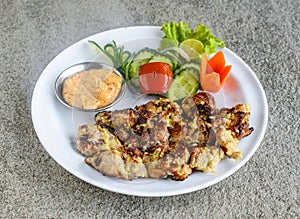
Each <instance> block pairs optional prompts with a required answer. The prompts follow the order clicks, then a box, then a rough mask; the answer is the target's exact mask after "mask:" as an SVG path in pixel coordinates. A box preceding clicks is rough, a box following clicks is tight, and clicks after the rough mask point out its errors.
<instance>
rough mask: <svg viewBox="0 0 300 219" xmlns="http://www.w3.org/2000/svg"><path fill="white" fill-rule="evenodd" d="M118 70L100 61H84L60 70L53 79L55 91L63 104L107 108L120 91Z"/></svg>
mask: <svg viewBox="0 0 300 219" xmlns="http://www.w3.org/2000/svg"><path fill="white" fill-rule="evenodd" d="M125 88H126V83H125V80H124V78H123V76H122V74H121V73H120V72H119V71H118V70H117V69H115V68H113V67H111V66H109V65H107V64H104V63H101V62H84V63H79V64H75V65H73V66H71V67H69V68H67V69H66V70H64V71H63V72H62V73H61V74H60V75H59V76H58V78H57V79H56V81H55V94H56V97H57V98H58V99H59V101H60V102H61V103H63V104H64V105H65V106H67V107H70V108H73V109H78V110H82V111H88V112H96V111H101V110H104V109H108V108H110V107H112V106H113V105H114V104H116V103H117V102H118V101H119V100H120V99H121V98H122V97H123V95H124V91H125Z"/></svg>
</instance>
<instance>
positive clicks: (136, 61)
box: [128, 48, 157, 79]
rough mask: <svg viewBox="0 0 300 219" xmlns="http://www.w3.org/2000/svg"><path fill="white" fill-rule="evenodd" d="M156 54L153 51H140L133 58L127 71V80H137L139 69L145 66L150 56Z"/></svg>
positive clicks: (146, 49) (147, 49)
mask: <svg viewBox="0 0 300 219" xmlns="http://www.w3.org/2000/svg"><path fill="white" fill-rule="evenodd" d="M155 54H157V52H156V51H155V50H154V49H149V48H145V49H142V50H140V51H139V52H138V53H137V54H136V55H135V56H134V58H133V60H132V62H131V63H130V65H129V69H128V79H132V78H137V77H138V76H139V68H140V66H141V65H143V64H146V63H147V62H148V61H149V60H150V59H151V57H152V56H154V55H155Z"/></svg>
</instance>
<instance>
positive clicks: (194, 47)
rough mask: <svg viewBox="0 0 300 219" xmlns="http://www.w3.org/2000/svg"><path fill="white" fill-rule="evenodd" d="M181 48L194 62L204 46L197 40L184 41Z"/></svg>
mask: <svg viewBox="0 0 300 219" xmlns="http://www.w3.org/2000/svg"><path fill="white" fill-rule="evenodd" d="M179 47H180V48H181V49H182V50H183V51H185V52H186V54H187V55H188V56H189V57H190V59H192V60H195V59H198V58H199V56H200V54H201V52H202V51H203V49H204V46H203V44H202V43H201V42H200V41H199V40H195V39H187V40H184V41H183V42H182V43H181V44H180V46H179Z"/></svg>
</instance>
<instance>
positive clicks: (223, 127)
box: [214, 104, 253, 160]
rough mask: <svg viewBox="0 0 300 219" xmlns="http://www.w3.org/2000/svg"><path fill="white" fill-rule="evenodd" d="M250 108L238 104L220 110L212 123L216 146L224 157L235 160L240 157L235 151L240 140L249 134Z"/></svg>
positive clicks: (246, 105)
mask: <svg viewBox="0 0 300 219" xmlns="http://www.w3.org/2000/svg"><path fill="white" fill-rule="evenodd" d="M249 116H250V106H249V105H248V104H238V105H236V106H234V107H232V108H230V109H228V108H222V109H221V110H220V114H219V115H218V116H217V118H216V121H215V123H214V132H215V134H216V144H217V145H220V146H221V148H222V149H223V151H224V152H225V155H226V156H228V157H229V158H234V159H236V160H238V159H240V158H241V157H242V153H241V152H240V151H237V147H238V144H239V141H240V139H242V138H243V137H245V136H247V135H249V134H251V132H252V131H253V128H252V127H251V128H249Z"/></svg>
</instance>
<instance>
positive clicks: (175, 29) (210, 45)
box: [160, 21, 225, 56]
mask: <svg viewBox="0 0 300 219" xmlns="http://www.w3.org/2000/svg"><path fill="white" fill-rule="evenodd" d="M161 30H162V31H163V32H164V33H165V36H164V37H163V39H162V41H161V43H160V49H164V48H167V47H171V46H179V45H180V43H181V42H183V41H184V40H187V39H196V40H199V41H201V43H202V44H203V46H204V50H203V53H205V54H206V55H207V56H209V55H210V54H212V53H214V52H216V49H217V48H218V47H221V48H224V47H225V43H224V42H223V41H222V40H221V39H219V38H218V37H216V36H214V35H212V34H211V32H210V30H209V29H208V28H207V27H206V26H205V25H203V24H200V23H198V27H197V28H196V29H195V30H194V29H192V28H190V27H189V26H188V24H187V23H186V22H178V23H175V22H174V21H171V22H169V23H165V24H163V25H162V27H161Z"/></svg>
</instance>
